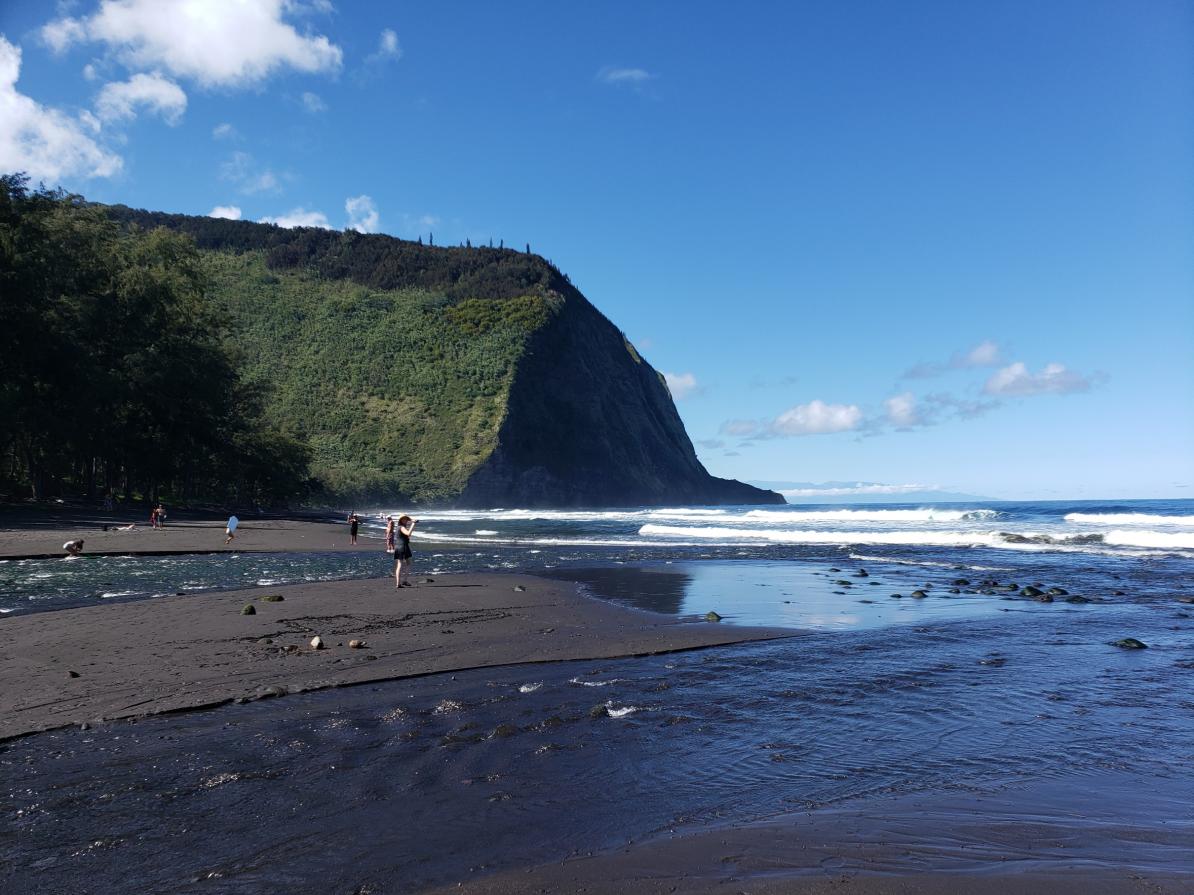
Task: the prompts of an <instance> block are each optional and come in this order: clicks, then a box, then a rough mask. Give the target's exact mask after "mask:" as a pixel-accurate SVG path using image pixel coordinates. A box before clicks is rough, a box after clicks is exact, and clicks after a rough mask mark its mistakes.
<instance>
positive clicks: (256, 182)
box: [220, 152, 280, 195]
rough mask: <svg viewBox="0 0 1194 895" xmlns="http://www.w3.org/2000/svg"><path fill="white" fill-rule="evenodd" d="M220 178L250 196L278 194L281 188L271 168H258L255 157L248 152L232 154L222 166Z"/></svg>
mask: <svg viewBox="0 0 1194 895" xmlns="http://www.w3.org/2000/svg"><path fill="white" fill-rule="evenodd" d="M220 178H221V179H222V180H227V181H228V182H230V183H234V184H236V187H237V189H239V190H240V191H241V192H242V193H247V194H249V195H252V194H254V193H272V192H277V191H278V189H279V186H280V184H279V183H278V177H277V175H276V174H274V172H273V171H271V170H270V169H269V168H265V169H258V168H256V167H255V166H254V164H253V156H251V155H249V153H247V152H234V153H232V155H231V156H230V157H229V158H228V161H226V162H224V163H223V164H222V165H220Z"/></svg>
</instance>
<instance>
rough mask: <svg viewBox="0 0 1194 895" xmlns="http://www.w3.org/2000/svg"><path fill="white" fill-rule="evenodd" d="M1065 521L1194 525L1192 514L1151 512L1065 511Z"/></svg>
mask: <svg viewBox="0 0 1194 895" xmlns="http://www.w3.org/2000/svg"><path fill="white" fill-rule="evenodd" d="M1065 521H1066V522H1077V523H1082V524H1085V525H1181V526H1194V516H1157V515H1154V514H1152V513H1067V514H1066V516H1065Z"/></svg>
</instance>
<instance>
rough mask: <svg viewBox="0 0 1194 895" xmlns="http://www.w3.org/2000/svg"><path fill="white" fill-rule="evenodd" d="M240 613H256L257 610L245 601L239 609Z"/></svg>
mask: <svg viewBox="0 0 1194 895" xmlns="http://www.w3.org/2000/svg"><path fill="white" fill-rule="evenodd" d="M240 614H241V615H256V614H257V610H256V609H254V608H253V604H252V603H246V604H245V605H244V606H243V607H241V610H240Z"/></svg>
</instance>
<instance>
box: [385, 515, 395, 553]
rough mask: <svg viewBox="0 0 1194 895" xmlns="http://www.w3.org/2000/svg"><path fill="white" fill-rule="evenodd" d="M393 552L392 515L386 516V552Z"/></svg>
mask: <svg viewBox="0 0 1194 895" xmlns="http://www.w3.org/2000/svg"><path fill="white" fill-rule="evenodd" d="M393 552H394V517H393V516H386V553H393Z"/></svg>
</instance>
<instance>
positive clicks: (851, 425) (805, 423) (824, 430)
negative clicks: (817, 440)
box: [771, 401, 862, 435]
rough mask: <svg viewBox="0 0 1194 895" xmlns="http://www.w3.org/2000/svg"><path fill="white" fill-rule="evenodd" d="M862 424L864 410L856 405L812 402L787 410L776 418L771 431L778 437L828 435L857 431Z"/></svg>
mask: <svg viewBox="0 0 1194 895" xmlns="http://www.w3.org/2000/svg"><path fill="white" fill-rule="evenodd" d="M861 422H862V410H861V409H860V408H859V407H858V406H857V405H855V404H826V403H825V402H823V401H810V402H809V403H808V404H797V405H796V406H795V407H790V408H788V409H787V410H785V411H784V412H783V413H781V414H780V415H779V416H777V417H776V418H775V422H774V423H772V424H771V430H772V431H773V432H774V433H775V434H776V435H827V434H829V433H832V432H848V431H849V430H851V429H856V428H858V425H859V424H860V423H861Z"/></svg>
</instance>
